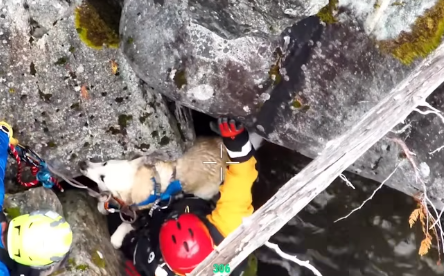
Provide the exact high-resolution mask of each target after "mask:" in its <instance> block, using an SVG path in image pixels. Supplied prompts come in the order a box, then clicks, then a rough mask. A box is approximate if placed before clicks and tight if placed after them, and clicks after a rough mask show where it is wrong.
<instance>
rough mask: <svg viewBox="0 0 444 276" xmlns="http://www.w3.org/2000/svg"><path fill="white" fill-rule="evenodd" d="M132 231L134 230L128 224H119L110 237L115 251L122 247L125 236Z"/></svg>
mask: <svg viewBox="0 0 444 276" xmlns="http://www.w3.org/2000/svg"><path fill="white" fill-rule="evenodd" d="M132 230H134V228H133V226H132V225H131V224H129V223H126V222H124V223H122V224H120V225H119V227H117V229H116V231H115V232H114V233H113V234H112V236H111V244H112V245H113V247H114V248H115V249H119V248H120V247H121V246H122V243H123V240H124V239H125V236H126V235H128V233H129V232H131V231H132Z"/></svg>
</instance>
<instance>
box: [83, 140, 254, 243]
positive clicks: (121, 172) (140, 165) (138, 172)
mask: <svg viewBox="0 0 444 276" xmlns="http://www.w3.org/2000/svg"><path fill="white" fill-rule="evenodd" d="M250 141H251V143H252V145H253V147H254V148H255V149H258V148H259V147H260V146H261V144H262V141H263V138H262V137H260V136H259V135H258V134H256V133H250ZM159 159H160V158H159V157H153V156H151V157H149V156H148V157H140V158H137V159H134V160H110V161H107V162H100V163H94V162H89V161H82V162H80V163H79V166H80V171H81V172H82V174H83V175H85V176H87V177H88V178H90V179H91V180H93V181H95V182H96V183H97V185H98V187H99V190H100V191H109V192H110V193H111V194H112V195H113V196H114V197H115V198H118V199H120V200H121V201H123V202H125V204H139V203H141V202H144V201H145V200H147V199H148V198H150V196H151V195H153V194H154V189H155V185H154V184H153V181H152V179H155V183H157V184H158V185H159V186H160V192H161V193H163V192H165V190H166V189H167V187H168V186H169V185H170V183H171V181H172V180H175V179H177V180H179V181H180V184H181V188H182V190H183V191H184V192H185V193H188V194H193V195H195V196H197V197H200V198H202V199H206V200H210V199H212V198H213V197H214V196H215V195H217V194H218V192H219V185H220V184H221V183H222V181H223V176H224V175H225V171H226V168H227V164H226V162H227V161H229V158H228V155H227V153H226V149H225V147H224V146H223V142H222V138H220V137H201V138H198V139H197V140H196V142H195V143H194V145H193V146H192V147H191V148H190V149H189V150H187V151H186V152H185V153H184V154H183V156H181V157H180V158H179V159H177V160H174V161H161V160H159ZM151 206H152V203H149V204H147V205H144V206H139V208H140V209H146V208H149V207H151ZM98 209H99V211H101V212H102V213H104V212H103V211H104V210H103V203H101V202H99V203H98ZM104 214H106V213H104ZM131 230H133V227H132V226H131V224H129V223H122V224H121V225H120V226H119V227H118V228H117V230H116V231H115V232H114V234H113V235H112V236H111V243H112V244H113V246H114V247H115V248H116V249H117V248H120V246H121V245H122V242H123V239H124V237H125V236H126V235H127V234H128V233H129V232H130V231H131Z"/></svg>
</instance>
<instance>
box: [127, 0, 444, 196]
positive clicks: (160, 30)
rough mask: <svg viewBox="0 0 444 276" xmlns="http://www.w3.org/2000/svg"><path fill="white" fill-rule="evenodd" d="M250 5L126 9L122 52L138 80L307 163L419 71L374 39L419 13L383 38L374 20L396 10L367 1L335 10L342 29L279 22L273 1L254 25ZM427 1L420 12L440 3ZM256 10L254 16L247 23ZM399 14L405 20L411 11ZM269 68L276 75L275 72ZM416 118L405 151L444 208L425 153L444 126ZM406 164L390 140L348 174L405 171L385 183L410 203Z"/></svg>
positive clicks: (412, 188)
mask: <svg viewBox="0 0 444 276" xmlns="http://www.w3.org/2000/svg"><path fill="white" fill-rule="evenodd" d="M245 2H247V1H245ZM249 2H250V3H248V4H247V3H244V1H237V2H236V3H235V4H231V3H229V2H226V1H205V4H202V3H203V2H202V3H201V2H199V1H178V0H177V1H168V2H167V1H146V2H140V1H135V0H127V1H126V2H125V7H124V10H123V15H122V19H121V25H120V28H121V29H120V32H121V35H122V36H123V38H124V39H125V40H128V39H129V41H131V43H123V44H122V49H123V52H124V54H125V56H126V57H127V59H128V60H129V62H130V64H131V66H132V67H133V68H134V70H135V71H136V73H137V74H138V75H139V76H140V77H141V78H142V79H144V80H145V82H147V84H148V85H151V86H152V87H154V88H155V89H156V91H159V92H161V93H163V94H164V95H166V96H168V97H169V98H171V99H174V100H177V101H179V102H180V103H182V104H184V105H185V106H188V107H190V108H193V109H196V110H199V111H203V112H205V113H207V114H210V115H213V116H220V115H226V114H229V115H231V116H236V117H239V118H240V119H241V120H243V121H244V123H245V124H246V125H247V126H248V127H250V128H251V129H254V130H255V131H257V132H259V133H260V134H261V135H263V136H264V137H265V138H267V139H268V140H269V141H271V142H273V143H276V144H279V145H283V146H285V147H288V148H291V149H294V150H297V151H299V152H300V153H302V154H304V155H306V156H308V157H310V158H316V156H318V154H319V153H320V152H321V151H322V150H323V148H324V147H325V145H326V143H327V142H328V141H330V140H332V139H335V138H336V137H338V136H339V135H341V134H343V133H344V132H345V131H346V130H347V129H349V128H350V127H351V126H352V125H353V124H355V123H356V122H357V121H358V120H360V118H361V117H362V116H363V115H364V114H365V113H366V112H367V111H368V110H370V109H371V108H372V107H373V106H374V105H375V104H376V103H378V101H379V100H381V99H382V98H383V97H385V96H386V95H387V93H388V92H389V91H390V90H391V89H392V88H393V87H394V86H395V85H396V84H398V83H399V82H400V81H401V80H403V79H404V78H405V77H406V75H407V74H408V73H409V72H411V70H412V69H413V68H414V67H415V65H416V64H417V63H413V64H412V65H411V66H405V65H403V64H402V63H401V62H400V61H399V60H397V59H395V58H393V57H392V56H389V55H385V54H383V53H381V52H380V50H379V49H378V47H377V45H376V43H375V41H374V39H373V38H371V35H372V32H373V34H375V35H377V36H378V37H381V38H393V34H398V33H399V32H400V31H402V30H406V31H408V30H409V29H410V27H409V25H410V24H411V23H412V22H414V19H415V18H416V17H417V16H418V15H420V14H418V13H417V12H415V13H414V14H412V16H409V17H408V18H406V19H405V20H406V21H405V22H404V23H403V24H404V27H402V28H401V27H400V25H399V24H398V25H396V28H394V29H390V28H391V27H390V26H387V28H388V29H389V30H387V29H381V28H382V27H381V26H382V25H381V22H379V21H378V20H379V19H380V20H382V21H383V22H386V21H387V20H389V19H388V17H387V15H390V14H393V12H394V9H393V8H392V7H390V8H388V7H386V6H382V7H380V9H377V8H371V9H370V6H373V4H371V3H370V2H369V4H368V5H367V4H365V5H363V6H359V5H357V4H356V3H355V4H353V3H350V1H339V6H340V7H341V9H340V11H339V14H337V18H338V20H339V21H338V22H337V23H335V24H331V25H326V24H324V23H322V22H320V21H319V19H318V18H317V17H314V16H313V17H307V15H310V14H314V13H316V12H317V11H318V10H311V11H310V12H305V13H303V14H301V16H300V17H299V18H297V19H295V20H294V21H293V22H290V21H288V20H284V21H280V20H279V16H277V15H276V14H275V13H274V11H276V12H277V13H280V11H281V10H279V9H271V8H269V7H271V6H272V5H275V4H276V2H275V1H272V4H269V5H271V6H267V5H268V4H265V3H262V4H263V6H262V7H263V8H264V9H265V8H267V10H271V11H272V12H270V13H267V16H265V17H262V19H263V20H262V21H261V20H258V19H257V18H259V17H260V16H261V15H262V13H261V12H260V10H261V8H258V9H256V8H257V7H256V6H254V5H255V4H257V3H258V2H255V1H249ZM425 2H427V4H424V5H422V4H421V9H420V10H421V11H422V12H424V10H425V9H426V8H427V7H431V6H433V3H434V2H433V1H425ZM315 3H316V4H319V5H320V6H322V5H325V4H326V3H322V4H321V3H318V2H316V1H315ZM252 6H254V7H255V12H254V14H255V15H254V16H253V15H252V16H250V14H251V12H252V9H251V7H252ZM300 7H301V6H300ZM302 7H303V6H302ZM359 8H361V9H359ZM302 9H303V10H305V11H307V9H305V8H302ZM364 9H366V10H364ZM400 9H403V11H402V12H401V13H400V14H403V13H406V12H408V11H407V10H408V9H412V7H411V6H406V7H400ZM239 14H243V15H246V16H237V15H239ZM264 18H266V19H264ZM301 18H302V19H301ZM378 18H379V19H378ZM397 18H399V20H403V17H402V16H397ZM299 19H301V20H299ZM392 19H393V18H392ZM392 19H390V20H392ZM267 20H268V21H267ZM270 20H271V21H272V20H275V21H274V23H273V24H271V25H273V26H279V27H277V28H276V30H278V31H277V32H275V33H276V34H277V35H274V34H273V32H271V31H270V28H268V31H267V28H266V27H265V25H266V24H265V23H263V22H270ZM298 20H299V21H298ZM384 20H385V21H384ZM390 20H389V21H390ZM296 21H297V23H296ZM261 22H262V23H261ZM402 22H403V21H401V23H402ZM292 23H296V24H294V25H292ZM397 23H399V22H397ZM283 26H288V28H286V29H285V30H284V29H283ZM388 32H390V35H388V34H387V33H388ZM277 47H279V48H280V50H281V51H282V55H281V56H280V55H279V53H278V54H277V55H276V54H275V55H273V52H275V53H276V52H279V51H276V48H277ZM273 66H274V72H273V70H270V68H273ZM273 73H274V77H273V76H271V77H273V79H272V78H270V75H273ZM177 84H179V85H178V86H177ZM435 94H437V93H435ZM436 97H438V99H437V101H438V102H441V100H440V96H438V95H437V96H436ZM418 118H423V117H418V114H413V115H412V116H411V120H412V126H413V128H414V127H415V126H418V128H417V129H416V130H415V131H414V132H412V133H411V135H410V136H408V138H407V145H408V146H410V147H411V150H414V151H415V152H417V153H418V155H417V157H418V158H419V159H418V160H417V164H418V166H419V164H422V165H421V168H422V170H423V172H424V174H425V176H424V177H427V180H428V181H429V182H428V183H430V186H431V187H430V190H429V191H430V195H431V197H432V198H433V200H434V201H435V202H444V201H443V199H444V190H443V188H442V187H443V185H442V183H441V182H442V177H441V173H440V171H443V169H444V168H443V167H442V165H441V162H440V161H439V160H440V158H441V156H438V155H435V156H434V157H432V156H429V154H428V152H430V151H432V150H433V149H435V148H437V147H439V146H440V144H442V143H444V140H443V139H441V138H439V137H440V136H439V129H440V128H441V127H442V125H441V126H440V122H439V119H438V118H436V119H434V120H433V121H432V120H431V119H429V118H426V119H421V122H422V125H424V124H425V123H424V122H428V124H427V125H428V126H426V128H424V129H423V127H422V126H421V127H419V125H417V124H418V123H416V122H417V121H418V120H419V119H418ZM402 127H403V126H402V125H401V126H400V128H402ZM392 135H393V134H392ZM426 137H427V138H426ZM432 137H435V138H432ZM403 138H405V137H403ZM440 154H442V153H440ZM400 155H402V150H401V148H400V147H399V146H397V145H396V144H394V143H393V142H392V141H391V140H386V139H385V140H382V141H380V142H379V143H377V144H376V145H375V146H374V147H372V148H371V149H370V150H369V151H368V152H367V153H366V154H365V155H364V156H362V157H361V158H360V159H359V160H358V161H357V162H356V163H355V164H354V165H353V166H352V167H351V168H349V170H350V171H353V172H355V173H358V174H360V175H362V176H365V177H368V178H371V179H374V180H376V181H379V182H382V181H383V180H384V179H385V178H386V177H387V176H388V175H389V174H390V173H391V172H392V171H393V169H394V167H395V166H396V164H397V163H398V162H402V169H401V170H398V172H397V173H396V174H395V175H394V176H392V178H391V179H390V180H389V181H388V182H387V184H388V185H390V186H392V187H394V188H396V189H398V190H401V191H403V192H405V193H408V194H410V195H413V194H415V193H417V192H418V191H420V190H422V186H421V184H419V183H417V182H415V180H414V177H413V174H412V167H411V165H410V164H409V162H408V161H407V160H406V159H402V158H400ZM432 158H433V159H432ZM422 162H424V163H422ZM432 183H433V184H432Z"/></svg>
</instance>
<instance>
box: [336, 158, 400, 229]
mask: <svg viewBox="0 0 444 276" xmlns="http://www.w3.org/2000/svg"><path fill="white" fill-rule="evenodd" d="M398 167H399V164H398V165H396V167H395V169H394V170H393V171H392V173H391V174H390V175H389V176H387V178H386V179H384V181H382V182H381V184H380V185H379V186H378V188H376V189H375V190H374V191H373V193H372V194H371V195H370V197H369V198H367V199H366V200H364V201H363V202H362V203H361V205H360V206H359V207H357V208H355V209H353V210H352V211H351V212H350V213H349V214H348V215H346V216H344V217H341V218H338V219H337V220H335V223H336V222H338V221H340V220H343V219H346V218H348V217H349V216H350V215H351V214H353V213H354V212H355V211H358V210H359V209H361V208H362V207H363V206H364V205H365V203H366V202H367V201H370V200H371V199H373V197H374V196H375V194H376V192H377V191H379V190H380V189H381V188H382V187H383V186H384V184H385V182H387V180H389V179H390V177H392V175H393V174H395V172H396V170H397V169H398Z"/></svg>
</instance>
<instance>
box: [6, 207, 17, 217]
mask: <svg viewBox="0 0 444 276" xmlns="http://www.w3.org/2000/svg"><path fill="white" fill-rule="evenodd" d="M5 212H6V214H7V215H8V218H9V219H14V218H16V217H18V216H20V215H21V212H20V208H19V207H11V208H5Z"/></svg>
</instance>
